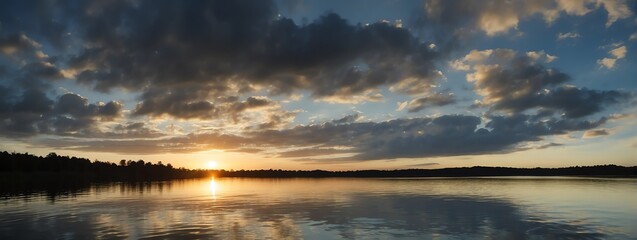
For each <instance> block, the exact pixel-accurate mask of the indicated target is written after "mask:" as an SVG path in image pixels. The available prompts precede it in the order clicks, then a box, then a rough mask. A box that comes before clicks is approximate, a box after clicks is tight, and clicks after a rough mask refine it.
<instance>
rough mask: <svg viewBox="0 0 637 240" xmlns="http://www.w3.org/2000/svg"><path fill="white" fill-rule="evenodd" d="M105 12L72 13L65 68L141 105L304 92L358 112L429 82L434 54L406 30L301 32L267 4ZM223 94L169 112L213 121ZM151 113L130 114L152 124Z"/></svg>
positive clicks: (326, 26) (122, 7)
mask: <svg viewBox="0 0 637 240" xmlns="http://www.w3.org/2000/svg"><path fill="white" fill-rule="evenodd" d="M103 5H105V6H101V9H100V11H89V10H90V9H92V8H91V7H93V6H91V5H90V4H88V5H87V6H84V8H85V9H88V10H87V11H79V12H81V13H82V14H80V15H79V16H77V17H78V19H80V20H79V21H78V22H77V24H78V29H79V31H80V32H81V37H82V38H83V40H84V41H85V43H86V44H85V46H87V47H86V48H84V49H80V51H79V53H78V54H77V55H75V56H73V57H72V58H71V60H70V62H69V65H70V67H71V69H72V70H73V71H76V72H77V73H78V74H77V79H78V81H79V82H81V83H86V84H91V85H93V86H94V87H95V89H97V90H100V91H108V90H110V89H113V88H125V89H130V90H135V91H137V90H142V91H145V94H144V96H149V95H153V93H152V91H155V90H154V89H155V88H160V89H162V88H164V89H165V88H167V90H165V91H169V90H174V89H178V90H179V89H181V88H184V89H188V88H191V89H192V88H197V87H203V88H205V89H220V90H223V88H224V87H226V86H228V85H231V84H235V85H237V86H236V88H237V89H244V90H246V91H249V89H251V88H254V87H256V88H267V89H269V90H270V91H271V92H272V93H274V94H276V93H280V94H291V93H292V92H293V91H296V90H309V91H310V92H311V93H312V96H313V97H315V98H317V99H327V100H332V101H333V102H360V101H374V100H376V99H378V96H377V95H375V94H371V95H367V96H369V97H364V96H365V94H369V93H370V92H373V91H375V90H377V89H378V87H380V86H383V85H387V84H396V83H400V82H401V81H403V80H405V79H408V78H416V79H419V80H421V81H425V82H433V81H434V80H435V78H436V74H435V72H434V70H435V69H434V60H435V59H437V58H438V53H437V52H435V51H434V50H431V49H429V48H428V47H427V44H424V43H420V42H419V41H418V39H416V38H415V37H414V36H413V35H412V34H411V33H410V32H409V30H407V29H404V28H398V27H395V26H393V25H391V24H388V23H384V22H378V23H372V24H369V25H366V26H362V25H354V24H351V23H349V22H348V21H347V20H345V19H343V18H342V17H341V16H339V15H337V14H334V13H328V14H326V15H324V16H322V17H320V18H319V19H316V20H315V21H313V22H311V23H309V24H307V25H302V26H299V25H297V24H296V23H294V22H293V21H292V20H291V19H287V18H277V17H276V11H275V10H274V6H273V5H272V4H271V3H270V2H268V1H260V2H259V3H258V4H255V3H254V2H250V1H233V2H232V3H229V2H224V1H209V2H197V3H182V2H170V3H166V4H155V3H151V2H140V3H139V6H137V5H133V4H130V5H129V4H128V3H127V2H121V3H119V4H114V3H113V4H103ZM140 9H144V10H143V11H140ZM156 12H159V13H161V15H158V14H154V13H156ZM183 12H188V14H182V13H183ZM228 12H232V14H227V13H228ZM115 16H117V17H115ZM117 19H129V20H128V21H118V20H117ZM96 29H99V31H98V30H96ZM119 29H126V31H120V30H119ZM131 66H135V67H131ZM147 86H152V88H150V89H147V88H146V87H147ZM225 90H226V91H230V90H231V89H229V88H226V89H225ZM149 91H151V92H149ZM224 93H226V92H225V91H219V92H217V93H211V94H210V95H212V96H210V95H206V96H202V95H201V94H200V95H199V97H198V98H197V99H188V101H187V102H182V103H175V105H179V106H182V107H184V108H183V109H189V108H192V110H193V111H196V112H199V111H212V112H214V111H213V105H214V101H212V99H210V98H211V97H216V96H219V95H218V94H224ZM172 94H175V93H172ZM215 94H216V95H215ZM206 97H208V98H206ZM142 100H143V101H144V102H146V101H147V100H148V99H144V97H142ZM206 102H208V103H206ZM151 103H152V100H151V101H149V103H147V104H151ZM142 107H144V106H143V105H142ZM154 109H155V108H153V107H151V106H148V107H147V108H142V109H140V111H138V114H149V115H154V113H153V112H152V110H154ZM173 113H176V112H175V111H169V112H165V114H168V115H172V114H173ZM184 115H187V114H185V113H178V115H173V116H176V117H182V116H184ZM194 115H195V116H199V115H202V114H201V113H195V114H194ZM211 115H214V114H212V113H211Z"/></svg>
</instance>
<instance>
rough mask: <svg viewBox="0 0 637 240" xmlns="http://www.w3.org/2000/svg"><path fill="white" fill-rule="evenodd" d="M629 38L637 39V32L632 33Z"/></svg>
mask: <svg viewBox="0 0 637 240" xmlns="http://www.w3.org/2000/svg"><path fill="white" fill-rule="evenodd" d="M628 40H631V41H633V40H637V33H633V34H632V35H630V37H629V38H628Z"/></svg>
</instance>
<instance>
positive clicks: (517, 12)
mask: <svg viewBox="0 0 637 240" xmlns="http://www.w3.org/2000/svg"><path fill="white" fill-rule="evenodd" d="M600 8H603V9H604V10H606V12H607V13H608V19H607V21H606V24H605V25H606V27H610V26H611V25H612V24H613V23H615V22H616V21H618V20H619V19H625V18H628V17H630V16H632V12H631V11H630V9H629V8H628V4H627V2H626V1H613V0H608V1H607V0H583V1H569V0H556V1H553V0H549V1H523V0H515V1H507V0H500V1H488V2H483V1H463V0H457V1H454V0H452V1H449V0H431V1H426V3H425V15H426V16H425V19H429V20H432V21H435V22H437V23H439V24H441V25H443V26H446V27H447V28H451V29H456V30H457V32H456V33H461V32H463V31H469V30H470V29H473V28H477V29H480V30H481V31H482V32H484V33H485V34H486V35H487V36H494V35H497V34H503V33H507V32H509V31H510V30H511V29H517V27H518V25H519V23H520V21H522V20H523V19H527V18H531V17H533V16H536V15H539V16H541V17H542V18H543V19H544V21H545V22H546V23H547V24H551V23H553V22H554V21H555V20H556V19H558V18H559V17H560V15H562V14H566V15H571V16H583V15H586V14H588V13H590V12H592V11H595V10H597V9H600Z"/></svg>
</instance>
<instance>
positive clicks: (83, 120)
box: [0, 86, 122, 136]
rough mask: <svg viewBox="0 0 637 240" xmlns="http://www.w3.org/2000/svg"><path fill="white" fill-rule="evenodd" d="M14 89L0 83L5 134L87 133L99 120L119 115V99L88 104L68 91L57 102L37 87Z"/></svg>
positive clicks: (2, 124)
mask: <svg viewBox="0 0 637 240" xmlns="http://www.w3.org/2000/svg"><path fill="white" fill-rule="evenodd" d="M11 91H15V89H12V88H8V87H2V86H0V93H6V94H2V95H1V96H0V120H1V121H0V129H1V130H2V135H5V136H31V135H35V134H38V133H44V134H60V135H67V134H78V133H81V134H87V133H88V132H90V131H95V129H94V128H95V127H96V123H97V122H98V121H102V120H104V121H110V120H113V119H115V118H118V117H120V116H121V115H122V105H121V104H120V103H119V102H115V101H111V102H108V103H101V102H98V103H95V104H89V103H88V100H87V99H86V98H84V97H82V96H79V95H77V94H72V93H67V94H64V95H62V96H61V97H60V98H59V99H57V100H56V101H54V100H51V99H49V98H48V97H47V96H46V94H45V93H44V92H42V91H39V90H26V91H23V92H22V94H20V95H17V96H16V95H14V94H11Z"/></svg>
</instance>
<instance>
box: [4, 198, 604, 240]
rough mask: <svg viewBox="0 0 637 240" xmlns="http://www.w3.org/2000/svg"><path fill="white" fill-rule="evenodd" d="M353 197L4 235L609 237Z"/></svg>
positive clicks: (511, 212) (477, 203)
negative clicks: (341, 199) (343, 200)
mask: <svg viewBox="0 0 637 240" xmlns="http://www.w3.org/2000/svg"><path fill="white" fill-rule="evenodd" d="M348 199H349V200H348V202H341V201H334V200H333V199H324V198H318V199H312V198H307V199H296V200H295V201H279V200H277V201H264V200H254V199H252V198H251V197H250V196H245V195H244V196H238V197H229V198H221V199H217V200H216V201H214V202H211V201H210V198H209V197H208V198H203V197H202V198H193V199H179V198H177V199H162V198H149V199H121V200H119V201H109V200H108V199H106V200H103V201H94V202H89V203H82V206H81V207H74V208H71V209H68V211H60V212H57V213H55V214H50V215H46V216H42V215H40V214H38V213H37V212H29V210H26V211H24V212H14V213H9V214H5V215H4V216H2V217H0V219H1V220H2V224H0V226H3V228H2V229H0V238H2V239H12V238H17V237H20V238H24V237H26V238H51V237H53V236H54V237H67V236H70V237H74V238H96V237H98V236H101V237H106V238H122V237H130V238H140V237H144V238H146V237H148V238H179V239H192V238H219V239H254V238H257V239H261V238H271V239H285V238H292V239H297V238H301V237H303V236H304V235H306V236H305V237H308V236H307V234H312V235H314V236H320V237H317V238H335V237H336V238H347V239H352V238H369V237H372V238H374V237H383V236H384V237H387V238H397V237H405V238H420V237H425V238H433V237H434V236H452V237H459V238H467V237H468V238H475V237H480V238H485V237H486V238H511V239H525V238H533V237H542V238H590V239H595V238H602V237H604V235H601V234H599V233H595V232H597V229H590V228H586V227H584V226H579V225H574V224H569V223H556V222H545V221H544V220H542V219H539V218H538V219H534V218H531V217H529V216H527V215H526V214H525V213H524V212H523V210H522V209H521V208H520V207H519V206H516V205H514V204H512V203H510V202H507V201H503V200H495V199H487V198H474V197H472V198H469V197H458V196H428V195H416V194H403V193H398V194H392V195H376V194H363V193H356V194H350V196H349V198H348ZM9 219H14V220H15V221H13V222H9Z"/></svg>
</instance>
